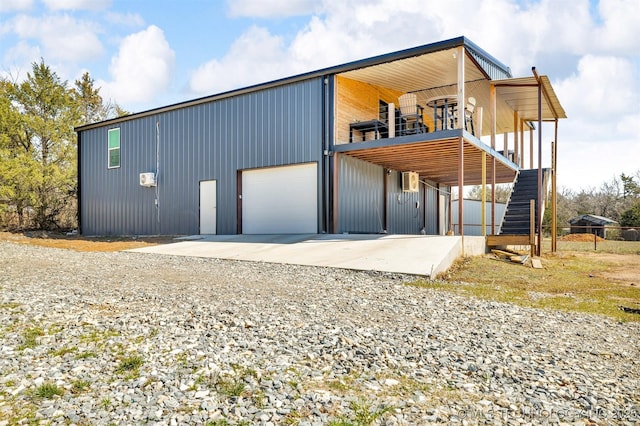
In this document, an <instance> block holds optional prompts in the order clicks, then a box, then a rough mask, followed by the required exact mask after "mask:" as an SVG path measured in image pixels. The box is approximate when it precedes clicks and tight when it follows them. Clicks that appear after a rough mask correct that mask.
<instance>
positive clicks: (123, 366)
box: [116, 355, 144, 373]
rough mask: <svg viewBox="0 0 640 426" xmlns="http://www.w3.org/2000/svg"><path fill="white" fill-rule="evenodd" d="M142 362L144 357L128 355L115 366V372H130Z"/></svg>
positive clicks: (135, 369)
mask: <svg viewBox="0 0 640 426" xmlns="http://www.w3.org/2000/svg"><path fill="white" fill-rule="evenodd" d="M142 364H144V359H143V358H142V357H141V356H140V355H132V356H128V357H126V358H125V359H123V360H122V361H120V364H119V365H118V368H116V372H118V373H127V372H129V373H131V372H135V371H137V370H138V369H139V368H140V367H141V366H142Z"/></svg>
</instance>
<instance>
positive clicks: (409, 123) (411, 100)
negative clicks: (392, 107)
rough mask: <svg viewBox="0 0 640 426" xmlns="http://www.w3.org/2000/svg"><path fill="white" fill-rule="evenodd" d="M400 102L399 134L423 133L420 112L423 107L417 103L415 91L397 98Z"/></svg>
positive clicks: (424, 128) (424, 129)
mask: <svg viewBox="0 0 640 426" xmlns="http://www.w3.org/2000/svg"><path fill="white" fill-rule="evenodd" d="M398 102H399V104H400V132H399V133H400V136H404V135H413V134H417V133H425V132H427V131H428V129H427V128H426V126H425V125H424V121H423V117H422V113H423V110H424V108H423V107H422V106H420V105H418V97H417V96H416V94H415V93H405V94H404V95H402V96H400V97H399V98H398Z"/></svg>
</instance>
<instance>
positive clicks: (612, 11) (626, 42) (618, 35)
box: [594, 0, 640, 55]
mask: <svg viewBox="0 0 640 426" xmlns="http://www.w3.org/2000/svg"><path fill="white" fill-rule="evenodd" d="M598 11H599V13H600V17H601V18H602V21H603V25H602V26H601V27H599V28H598V29H597V30H596V31H595V33H594V35H595V37H594V43H595V45H596V46H597V48H599V49H600V51H608V52H611V53H628V54H635V55H638V52H639V47H638V43H639V40H640V2H638V1H637V0H600V3H599V4H598Z"/></svg>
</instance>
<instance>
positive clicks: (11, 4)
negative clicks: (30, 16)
mask: <svg viewBox="0 0 640 426" xmlns="http://www.w3.org/2000/svg"><path fill="white" fill-rule="evenodd" d="M32 6H33V0H2V1H1V2H0V13H3V12H12V11H16V10H28V9H31V7H32Z"/></svg>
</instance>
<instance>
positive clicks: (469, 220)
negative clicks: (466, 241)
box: [453, 200, 506, 235]
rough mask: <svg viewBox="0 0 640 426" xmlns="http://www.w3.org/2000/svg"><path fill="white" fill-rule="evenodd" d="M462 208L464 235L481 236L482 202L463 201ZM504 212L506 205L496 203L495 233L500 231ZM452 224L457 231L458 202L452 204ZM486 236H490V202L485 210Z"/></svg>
mask: <svg viewBox="0 0 640 426" xmlns="http://www.w3.org/2000/svg"><path fill="white" fill-rule="evenodd" d="M462 203H463V208H464V227H463V230H464V235H482V202H481V201H477V200H463V201H462ZM505 210H506V204H504V203H496V233H497V232H499V230H500V224H501V223H502V218H503V216H504V212H505ZM453 224H454V227H455V229H458V201H457V200H455V201H454V202H453ZM485 229H486V235H490V234H491V202H488V203H487V204H486V209H485Z"/></svg>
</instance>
